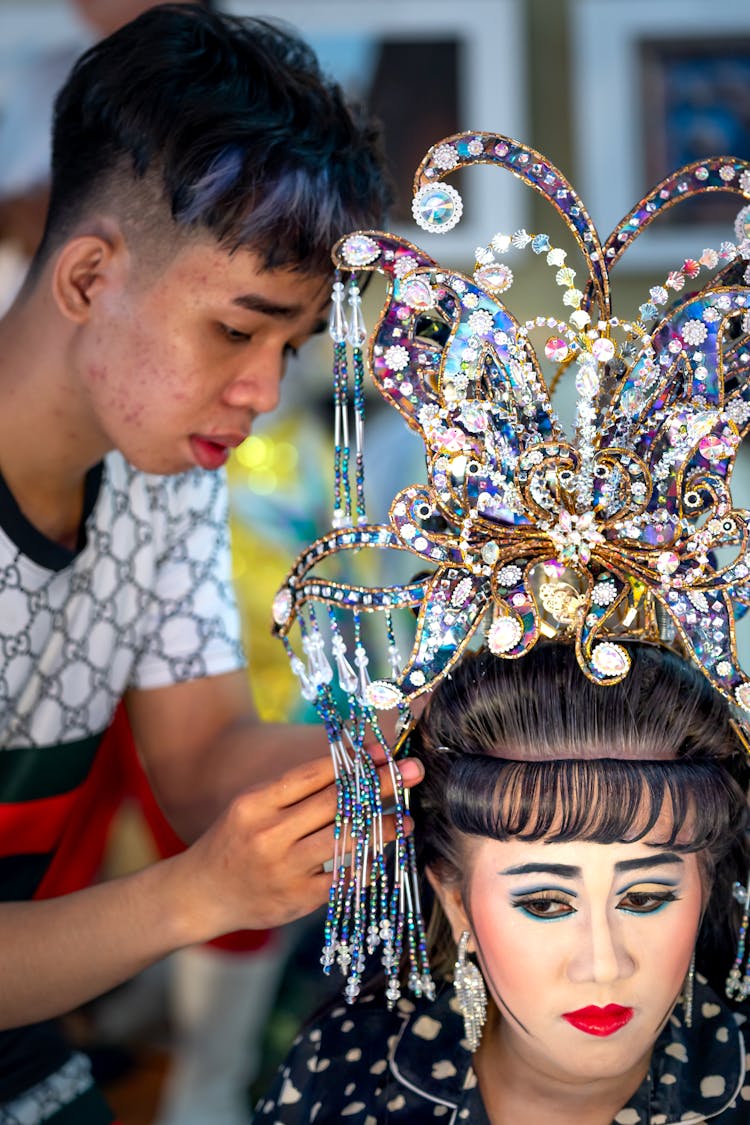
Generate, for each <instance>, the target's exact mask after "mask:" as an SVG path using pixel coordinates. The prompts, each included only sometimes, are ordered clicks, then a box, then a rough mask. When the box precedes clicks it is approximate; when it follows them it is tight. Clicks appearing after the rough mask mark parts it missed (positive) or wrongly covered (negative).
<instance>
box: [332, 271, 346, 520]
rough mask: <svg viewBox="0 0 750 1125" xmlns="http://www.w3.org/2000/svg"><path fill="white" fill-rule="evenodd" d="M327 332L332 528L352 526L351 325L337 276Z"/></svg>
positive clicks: (340, 282)
mask: <svg viewBox="0 0 750 1125" xmlns="http://www.w3.org/2000/svg"><path fill="white" fill-rule="evenodd" d="M328 332H329V335H330V337H331V340H332V341H333V410H334V420H333V432H334V446H333V495H334V507H333V526H334V527H344V526H346V525H347V524H349V523H351V500H350V497H349V402H348V397H349V390H348V384H349V373H348V369H347V348H346V338H347V332H348V325H347V322H346V315H345V313H344V284H343V282H342V281H341V277H340V275H339V273H338V271H337V272H336V280H335V281H334V283H333V292H332V294H331V313H330V318H329V322H328Z"/></svg>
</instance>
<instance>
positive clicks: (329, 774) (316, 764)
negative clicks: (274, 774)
mask: <svg viewBox="0 0 750 1125" xmlns="http://www.w3.org/2000/svg"><path fill="white" fill-rule="evenodd" d="M333 781H334V772H333V762H332V761H331V758H330V756H328V757H325V758H315V759H314V760H313V761H312V762H305V763H304V764H303V765H301V766H295V768H294V769H293V770H289V771H288V772H287V773H285V774H283V775H282V776H281V777H280V778H279V780H278V781H275V782H273V784H272V785H271V786H269V790H270V792H269V796H271V795H272V794H275V795H276V796H277V801H278V803H277V807H278V808H280V809H288V808H291V806H292V805H296V804H297V803H298V802H300V801H305V800H307V799H308V798H309V797H311V796H312V794H313V793H320V792H322V791H324V790H325V789H327V788H328V786H329V785H331V784H332V783H333ZM272 799H273V797H272Z"/></svg>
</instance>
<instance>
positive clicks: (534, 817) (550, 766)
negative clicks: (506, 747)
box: [446, 754, 739, 858]
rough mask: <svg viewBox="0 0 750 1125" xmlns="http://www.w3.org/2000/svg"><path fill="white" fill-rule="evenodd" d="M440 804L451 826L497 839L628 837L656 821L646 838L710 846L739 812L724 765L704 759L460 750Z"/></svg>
mask: <svg viewBox="0 0 750 1125" xmlns="http://www.w3.org/2000/svg"><path fill="white" fill-rule="evenodd" d="M446 812H447V815H448V817H449V819H450V820H451V822H452V823H453V825H454V826H455V827H456V828H457V829H458V830H459V831H461V832H464V833H468V834H470V835H475V836H488V837H490V838H492V839H496V840H501V841H502V840H508V839H519V840H525V841H529V842H535V841H540V840H543V841H544V842H546V843H550V844H553V843H566V842H568V841H572V840H582V841H588V842H592V843H598V844H614V843H634V842H637V841H639V840H644V839H645V838H646V837H649V836H650V835H651V834H652V833H653V832H654V830H655V829H657V826H658V832H657V835H656V836H655V837H654V838H653V839H650V840H649V841H648V842H649V845H651V846H654V847H656V846H665V847H669V848H672V849H674V850H677V851H685V852H696V851H702V850H703V849H709V850H710V851H712V852H715V851H716V850H717V849H718V850H719V851H723V850H724V849H723V847H722V842H723V841H726V839H727V835H728V833H731V832H732V830H733V828H734V825H735V823H736V818H737V815H738V812H739V810H738V808H737V795H736V793H734V792H733V791H732V789H731V788H730V783H729V781H728V779H727V776H726V771H725V770H723V769H722V768H721V767H720V766H719V765H718V764H716V763H713V762H710V761H702V762H697V761H686V760H682V761H674V760H672V761H642V760H641V761H630V760H621V759H614V758H596V759H580V758H576V759H556V760H546V761H533V762H529V761H509V760H508V759H503V758H497V757H493V756H490V755H477V754H466V755H464V754H462V755H459V756H458V757H457V759H456V760H455V761H454V762H453V763H452V765H451V768H450V772H449V776H448V779H447V786H446ZM662 814H664V815H662ZM714 858H715V857H714Z"/></svg>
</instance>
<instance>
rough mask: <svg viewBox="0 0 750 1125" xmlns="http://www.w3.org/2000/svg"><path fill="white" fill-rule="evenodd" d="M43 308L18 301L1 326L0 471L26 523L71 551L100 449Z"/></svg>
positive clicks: (61, 340)
mask: <svg viewBox="0 0 750 1125" xmlns="http://www.w3.org/2000/svg"><path fill="white" fill-rule="evenodd" d="M45 304H46V302H45V298H44V297H43V296H38V297H33V296H32V297H31V298H30V299H27V300H25V301H22V302H16V304H15V305H14V306H13V307H12V308H11V310H10V311H9V312H8V313H7V314H6V316H5V317H4V318H3V320H2V321H0V397H1V398H2V402H3V410H2V411H1V412H0V473H2V476H3V478H4V480H5V483H6V485H7V487H8V489H9V491H10V492H11V494H12V495H13V498H14V499H15V501H16V503H17V505H18V507H19V508H20V509H21V511H22V512H23V514H24V516H25V517H26V519H27V520H28V521H29V523H31V524H32V525H33V526H34V527H35V528H36V529H37V530H38V531H39V532H41V534H43V535H44V536H46V537H47V538H48V539H50V540H51V541H52V542H55V543H59V544H61V545H62V546H65V547H69V548H74V547H75V545H76V543H77V541H78V537H79V529H80V526H81V520H82V517H83V508H84V492H85V482H86V474H87V472H88V471H89V469H90V468H91V467H92V465H94V464H96V462H97V461H98V460H100V459H101V456H102V454H103V452H104V450H103V448H99V447H97V446H96V445H95V444H94V443H93V442H92V440H91V436H90V428H87V426H86V404H85V402H84V401H81V396H80V392H79V390H78V388H77V387H76V385H75V382H74V380H73V379H72V378H71V376H70V372H69V371H68V369H67V366H66V361H65V360H66V356H67V354H68V346H69V343H70V338H69V336H68V335H65V327H66V326H65V325H61V324H60V318H59V316H58V315H57V314H56V310H55V309H54V308H50V307H45ZM56 330H57V332H58V335H55V332H56Z"/></svg>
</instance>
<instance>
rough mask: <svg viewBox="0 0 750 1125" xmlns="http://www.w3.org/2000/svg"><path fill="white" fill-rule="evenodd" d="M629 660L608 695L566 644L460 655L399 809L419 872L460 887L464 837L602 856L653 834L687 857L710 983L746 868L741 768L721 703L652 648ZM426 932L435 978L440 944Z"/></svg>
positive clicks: (724, 954) (430, 716) (426, 717)
mask: <svg viewBox="0 0 750 1125" xmlns="http://www.w3.org/2000/svg"><path fill="white" fill-rule="evenodd" d="M628 651H629V653H630V656H631V659H632V666H631V670H630V672H629V673H628V675H627V676H626V677H625V678H624V679H623V680H622V681H621V682H620V683H618V684H615V685H612V686H609V687H602V686H600V685H598V684H595V683H592V682H591V681H590V680H588V679H587V678H586V677H585V676H584V674H583V673H582V672H581V670H580V668H579V666H578V662H577V659H576V654H575V650H574V648H573V646H572V645H567V644H562V643H540V644H538V645H536V646H535V648H534V649H533V650H532V651H531V652H530V653H529V654H528V655H527V656H525V657H523V658H522V659H520V660H503V659H500V658H498V657H495V656H493V655H492V654H491V653H489V652H487V651H486V650H483V651H482V652H481V653H478V654H471V655H469V656H467V657H465V658H464V659H463V660H462V661H461V662H460V663H459V664H458V665H457V667H456V668H455V669H454V670H453V672H452V674H451V676H450V677H448V678H447V679H445V680H444V681H443V682H442V683H441V684H440V685H439V686H438V687H437V688H436V689H435V691H434V692H433V694H432V697H431V699H430V702H429V705H428V707H427V709H426V711H425V713H424V714H423V715H422V717H421V718H420V720H419V722H418V724H417V726H416V728H415V731H414V733H413V735H412V738H411V743H410V745H411V751H412V753H413V754H414V755H415V756H416V757H419V758H420V759H421V760H422V761H423V762H424V764H425V779H424V781H423V782H422V783H421V784H420V785H419V786H418V787H417V789H416V790H415V791H414V794H413V800H412V807H413V810H414V818H415V821H416V839H417V845H418V848H419V853H420V859H421V862H422V863H423V864H424V865H427V866H429V867H430V868H432V870H433V871H434V872H435V873H436V874H437V875H438V876H439V878H441V879H442V880H444V881H449V882H450V881H453V882H461V881H462V877H463V869H462V868H463V858H462V834H464V833H468V834H474V835H480V836H489V837H492V838H495V839H499V840H505V839H508V838H510V837H515V838H518V839H523V840H533V841H536V840H545V841H547V842H562V841H568V840H589V841H593V842H598V843H605V844H608V843H614V842H629V841H634V840H638V839H643V838H644V837H646V836H649V834H650V833H652V832H653V830H654V829H655V828H656V829H657V836H656V839H658V842H659V843H660V844H661V845H666V846H670V847H671V848H673V849H676V850H683V851H695V852H697V853H699V859H700V863H701V869H702V873H703V878H704V883H705V885H706V888H707V891H708V903H707V907H706V911H705V915H704V922H703V926H702V929H701V937H700V943H701V949H700V951H699V952H702V954H703V962H702V963H703V967H704V970H707V971H708V972H709V973H710V975H711V976H712V978H714V980H716V981H717V982H720V983H723V981H722V980H721V974H722V973H724V972H725V969H726V961H727V958H728V957H730V952H731V947H732V941H733V940H734V944H735V945H736V917H735V915H736V911H735V910H734V909H733V907H732V902H733V900H732V885H733V883H734V881H735V880H741V881H742V882H743V883H744V881H745V880H746V878H747V870H748V849H747V839H746V829H747V822H748V812H747V801H746V797H745V790H746V787H747V781H748V762H747V756H746V754H745V751H744V749H742V747H741V745H740V743H739V740H738V738H737V736H736V734H735V731H734V729H733V727H732V725H731V722H730V720H731V715H730V712H729V707H728V705H727V704H726V702H725V701H724V700H723V699H722V698H721V697H720V696H719V695H718V693H716V692H715V691H714V690H713V689H712V688H711V686H710V685H709V684H708V682H707V681H706V679H705V678H704V677H703V676H701V675H700V674H699V673H698V672H697V671H696V670H695V669H694V668H693V667H692V666H691V665H690V664H688V663H687V662H686V661H684V660H681V659H680V658H679V657H678V656H676V655H675V654H673V653H671V652H668V651H665V650H662V649H660V648H658V647H656V646H652V645H645V644H630V645H628ZM663 811H666V812H667V813H668V814H669V815H668V816H667V817H666V820H667V822H668V824H667V827H666V828H665V827H664V818H663V819H662V820H661V821H660V822H659V825H658V826H657V821H658V820H659V817H660V814H661V813H662V812H663ZM654 840H655V838H654V836H653V835H652V836H651V837H650V842H651V841H654ZM439 930H440V933H439V936H438V938H437V940H438V945H440V946H441V947H442V948H440V949H439V950H438V951H437V954H436V956H437V959H438V960H440V958H441V957H443V958H444V959H445V960H444V965H445V964H447V962H448V961H449V960H450V957H451V953H452V948H453V947H452V945H451V942H450V941H449V940H446V939H447V929H446V927H445V925H444V924H443V925H442V926H441V927H439ZM706 962H708V964H707V963H706Z"/></svg>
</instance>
